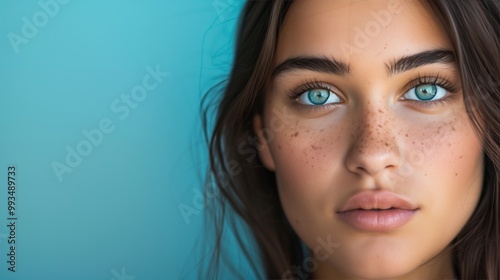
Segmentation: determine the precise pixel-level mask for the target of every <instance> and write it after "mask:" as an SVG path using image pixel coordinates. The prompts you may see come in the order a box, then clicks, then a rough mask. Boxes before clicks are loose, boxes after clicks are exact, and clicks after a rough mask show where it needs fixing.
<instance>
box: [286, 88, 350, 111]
mask: <svg viewBox="0 0 500 280" xmlns="http://www.w3.org/2000/svg"><path fill="white" fill-rule="evenodd" d="M312 89H324V90H328V91H331V92H333V93H335V91H334V90H333V89H332V88H331V87H329V86H327V85H325V84H323V83H321V82H319V81H318V80H310V81H308V80H306V81H304V82H303V83H302V84H301V85H300V86H299V87H297V88H295V89H292V90H289V91H288V92H287V95H288V96H289V97H290V99H291V100H293V101H294V104H295V105H297V106H299V108H301V109H306V110H309V111H312V110H329V109H331V108H332V107H336V106H337V105H338V104H340V103H336V104H325V105H318V106H312V105H304V104H300V103H298V102H296V99H297V98H299V97H300V96H301V95H302V94H304V92H306V91H309V90H312ZM335 94H337V93H335ZM337 95H338V94H337ZM339 98H340V99H342V98H341V97H340V96H339ZM341 103H342V102H341Z"/></svg>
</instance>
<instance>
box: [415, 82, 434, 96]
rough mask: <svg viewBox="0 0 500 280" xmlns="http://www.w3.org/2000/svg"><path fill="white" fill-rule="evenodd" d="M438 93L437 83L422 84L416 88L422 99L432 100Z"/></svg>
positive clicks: (416, 93) (417, 94)
mask: <svg viewBox="0 0 500 280" xmlns="http://www.w3.org/2000/svg"><path fill="white" fill-rule="evenodd" d="M436 94H437V87H436V86H435V85H421V86H418V87H416V88H415V95H416V96H417V98H418V99H420V100H430V99H432V98H434V96H436Z"/></svg>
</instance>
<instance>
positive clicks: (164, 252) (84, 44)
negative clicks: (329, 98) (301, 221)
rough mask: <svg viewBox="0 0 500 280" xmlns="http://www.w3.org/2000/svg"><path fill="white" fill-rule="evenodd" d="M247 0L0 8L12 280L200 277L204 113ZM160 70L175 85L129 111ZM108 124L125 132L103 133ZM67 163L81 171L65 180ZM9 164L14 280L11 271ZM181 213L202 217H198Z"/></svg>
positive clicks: (1, 245) (2, 247)
mask: <svg viewBox="0 0 500 280" xmlns="http://www.w3.org/2000/svg"><path fill="white" fill-rule="evenodd" d="M66 2H67V3H66ZM242 4H243V1H242V0H215V1H212V0H187V1H181V0H175V1H174V0H163V1H160V0H148V1H146V0H140V1H139V0H136V1H132V0H121V1H118V0H108V1H96V0H93V1H88V0H86V1H79V0H71V1H68V0H65V1H62V0H59V1H56V0H40V1H31V0H29V1H28V0H20V1H15V0H10V1H1V2H0V36H1V38H2V39H0V86H1V91H0V182H1V183H0V279H23V280H24V279H52V280H57V279H106V280H109V279H117V280H120V279H129V280H130V279H137V280H139V279H195V278H197V274H196V273H197V268H198V267H197V264H198V262H199V261H200V259H199V258H200V257H199V255H198V249H199V248H198V247H199V246H200V242H199V237H200V234H201V233H202V232H203V230H202V224H203V209H202V208H203V207H200V205H199V204H197V201H196V192H195V190H196V189H200V188H201V186H202V183H201V180H202V179H201V178H202V176H203V172H204V170H205V168H206V162H207V158H206V154H205V153H206V150H205V149H206V148H205V147H204V144H203V139H202V134H201V123H200V111H199V105H200V100H201V97H202V95H203V94H204V93H205V91H206V90H207V89H208V88H209V87H211V86H212V85H214V84H215V83H216V82H218V81H220V80H221V79H222V78H224V75H225V74H227V72H228V70H229V67H230V64H231V58H232V53H233V49H232V48H233V42H234V30H235V25H236V19H237V17H238V14H239V11H240V10H241V7H242ZM27 22H29V23H27ZM31 24H33V26H34V27H35V28H36V29H35V28H33V26H31V29H30V25H31ZM23 29H24V30H23ZM23 31H24V32H23ZM21 37H22V38H24V39H19V38H21ZM13 38H14V39H13ZM147 67H150V68H152V69H156V68H158V69H159V71H160V72H165V73H168V76H167V77H163V78H161V77H160V78H158V77H157V81H155V80H154V79H152V80H148V82H149V84H153V83H155V82H158V85H157V87H156V88H155V89H151V90H146V94H143V95H141V96H139V95H137V96H138V97H140V98H139V99H140V101H137V100H138V99H136V101H135V102H132V103H126V102H125V101H123V100H122V95H128V96H131V94H132V91H134V92H135V93H136V94H139V93H140V91H139V90H141V88H140V87H137V86H141V85H142V84H143V79H145V77H146V76H147V75H150V74H149V72H148V70H147ZM150 71H151V70H150ZM113 104H114V105H113ZM129 104H132V105H129ZM113 106H114V109H113V108H112V107H113ZM132 107H135V108H132ZM125 108H128V109H125ZM124 110H128V111H129V113H128V115H125V113H124ZM103 120H104V122H106V121H107V122H109V124H111V127H113V130H112V131H108V132H109V133H102V132H101V133H102V137H97V136H96V135H97V134H99V133H97V134H95V133H96V132H95V130H96V129H99V128H100V125H99V124H100V122H101V121H103ZM83 130H87V131H93V132H94V137H95V140H94V142H95V143H96V144H91V146H88V145H89V143H91V142H90V141H89V140H87V137H86V136H85V135H84V133H83V132H82V131H83ZM79 145H80V146H79ZM85 145H87V146H85ZM78 147H80V151H81V152H82V153H83V154H88V155H85V156H82V157H81V161H80V162H78V161H77V160H76V159H75V158H74V155H73V156H70V157H71V159H70V161H71V162H73V164H72V165H73V166H72V167H71V166H69V163H67V161H66V157H67V156H68V153H70V152H68V151H71V150H76V151H77V150H78ZM68 149H69V150H68ZM55 162H57V163H55ZM54 164H56V165H58V164H60V165H58V166H59V167H61V166H62V165H65V166H67V168H68V169H66V170H67V171H68V170H69V169H71V172H69V171H68V172H63V173H62V174H60V176H59V177H60V178H59V177H58V175H57V174H56V173H57V172H55V171H54V166H53V165H54ZM9 165H15V166H16V169H17V174H16V182H17V193H16V216H17V218H18V220H17V223H16V231H17V235H16V256H17V260H16V272H15V273H12V272H9V271H8V270H7V267H8V264H7V262H6V261H7V255H6V254H7V253H8V244H7V241H8V228H7V227H6V225H7V224H8V223H7V220H6V218H7V167H8V166H9ZM181 205H185V206H189V207H193V208H194V209H197V210H200V211H199V212H197V214H192V215H190V216H188V217H186V216H183V215H181V212H180V210H179V207H180V206H181ZM201 243H203V242H201Z"/></svg>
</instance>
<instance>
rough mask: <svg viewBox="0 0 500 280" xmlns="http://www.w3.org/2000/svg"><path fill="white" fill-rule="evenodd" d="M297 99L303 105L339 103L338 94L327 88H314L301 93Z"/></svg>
mask: <svg viewBox="0 0 500 280" xmlns="http://www.w3.org/2000/svg"><path fill="white" fill-rule="evenodd" d="M297 101H298V102H299V103H302V104H304V105H311V106H321V105H326V104H332V103H340V98H339V97H338V95H336V94H335V93H333V92H332V91H330V90H328V89H323V88H315V89H310V90H308V91H306V92H304V93H302V94H301V95H300V96H299V97H298V98H297Z"/></svg>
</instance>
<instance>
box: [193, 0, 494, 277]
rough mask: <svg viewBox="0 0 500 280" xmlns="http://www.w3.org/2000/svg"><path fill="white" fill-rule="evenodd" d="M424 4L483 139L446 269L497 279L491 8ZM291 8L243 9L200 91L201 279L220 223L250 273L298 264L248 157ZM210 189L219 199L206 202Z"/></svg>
mask: <svg viewBox="0 0 500 280" xmlns="http://www.w3.org/2000/svg"><path fill="white" fill-rule="evenodd" d="M428 2H429V4H430V6H431V7H432V10H433V12H434V13H435V15H436V16H437V17H439V18H440V19H441V21H442V24H443V26H444V27H445V29H446V30H447V32H448V34H449V36H450V39H451V40H452V42H453V44H454V47H455V51H456V56H457V59H458V65H459V70H460V75H461V81H462V88H463V92H464V101H465V104H466V109H467V112H468V114H469V117H470V118H471V120H472V121H473V123H474V126H475V128H476V130H477V131H478V132H479V134H480V135H482V136H483V138H484V143H483V145H484V153H485V170H484V175H485V177H484V184H483V189H482V194H481V198H480V200H479V203H478V205H477V208H476V210H475V212H474V213H473V215H472V217H471V218H470V220H469V221H468V223H467V224H466V225H465V226H464V228H463V229H462V230H461V232H460V233H459V234H458V236H457V237H456V238H455V239H454V240H453V241H452V248H453V261H454V265H455V270H456V272H457V273H458V275H457V276H458V277H459V278H460V279H500V240H499V239H500V216H499V214H500V172H499V171H500V144H499V143H500V139H499V138H500V137H499V132H500V75H499V73H500V53H499V50H500V36H499V33H500V2H499V1H497V0H482V1H479V0H475V1H470V0H429V1H428ZM291 3H292V1H285V0H273V1H248V2H247V3H246V5H245V6H244V8H243V11H242V14H241V16H240V22H239V28H238V33H237V38H236V49H235V57H234V62H233V66H232V70H231V73H230V75H229V78H228V80H227V81H225V82H223V83H221V84H219V85H218V87H214V88H213V89H212V91H210V93H211V94H217V96H212V95H211V94H207V95H206V96H205V98H204V100H203V103H202V107H203V110H204V120H203V121H204V126H205V132H206V135H207V139H209V153H210V155H209V156H210V170H209V176H208V179H207V184H206V191H207V194H208V193H209V194H210V196H209V195H207V196H206V198H207V199H206V202H207V205H208V206H209V207H208V210H209V211H208V212H207V213H208V217H209V218H210V220H207V221H208V222H209V223H208V224H209V225H213V229H214V230H215V250H214V252H213V258H212V263H211V266H210V267H211V270H210V271H209V272H210V274H209V275H207V274H204V278H205V277H207V276H208V277H213V278H217V271H218V267H219V262H220V253H221V250H222V249H221V248H222V245H223V244H222V236H223V233H224V223H228V224H227V225H228V228H229V229H232V230H233V231H234V234H235V236H236V238H237V240H238V242H239V245H240V247H241V249H242V252H243V253H244V254H245V256H246V257H247V258H248V260H249V262H250V263H251V266H252V267H253V268H254V269H255V270H257V271H258V270H259V268H261V267H263V268H264V273H265V277H266V278H282V275H283V273H284V272H286V271H288V270H290V269H291V268H292V266H293V265H299V264H300V263H301V261H302V260H303V259H304V257H305V251H304V250H303V247H302V243H301V240H300V238H299V237H298V236H297V235H296V233H295V232H294V231H293V229H292V228H291V227H290V225H289V223H288V221H287V219H286V217H285V215H284V212H283V210H282V208H281V205H280V202H279V197H278V192H277V188H276V181H275V177H274V173H273V172H270V171H268V170H267V169H266V168H264V166H263V165H262V163H261V162H260V159H259V158H258V156H257V149H258V146H257V144H256V143H257V141H256V135H255V133H254V131H253V126H252V121H253V117H254V116H255V115H256V114H259V113H260V112H261V110H262V107H263V100H264V86H265V83H266V82H267V80H268V79H269V77H270V76H271V71H272V61H273V58H274V52H275V47H276V43H277V38H278V32H279V30H280V27H281V24H282V20H283V18H284V16H285V14H286V12H287V10H288V8H289V7H290V5H291ZM212 97H214V98H215V99H211V98H212ZM214 101H215V102H214ZM214 104H215V105H216V112H215V113H216V117H215V126H214V128H213V131H212V134H211V135H210V133H209V132H208V131H207V130H208V129H209V128H208V123H209V121H210V120H211V118H210V112H212V111H211V109H213V107H211V106H213V105H214ZM214 188H215V190H214ZM214 191H217V192H218V194H219V195H218V196H217V198H216V199H214V197H215V196H214ZM228 207H230V208H228ZM238 220H242V221H243V222H244V224H245V225H246V226H247V228H248V229H249V230H250V232H251V234H252V237H253V238H254V239H255V242H256V244H257V247H258V249H259V254H258V258H259V259H260V263H258V262H257V263H256V262H255V261H253V258H252V256H251V255H252V249H251V248H248V247H246V246H245V245H244V241H243V240H244V237H243V234H241V233H240V229H241V227H239V226H238V223H237V221H238Z"/></svg>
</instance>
